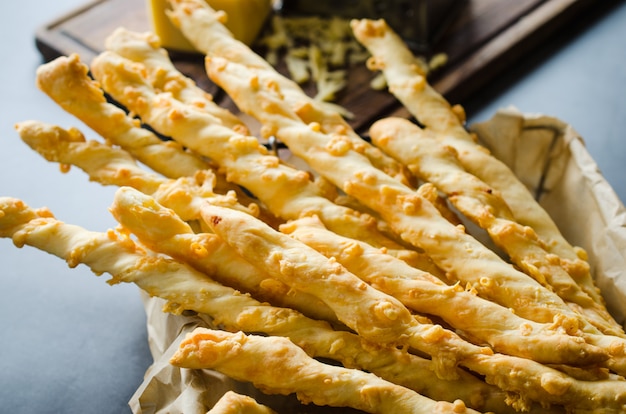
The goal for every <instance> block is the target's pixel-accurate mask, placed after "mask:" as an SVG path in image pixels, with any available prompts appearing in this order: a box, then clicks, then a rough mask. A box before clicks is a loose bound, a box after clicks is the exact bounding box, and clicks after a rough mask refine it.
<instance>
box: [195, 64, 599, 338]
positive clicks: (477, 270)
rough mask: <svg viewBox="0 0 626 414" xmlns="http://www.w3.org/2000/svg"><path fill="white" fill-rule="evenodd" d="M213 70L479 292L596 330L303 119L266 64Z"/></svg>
mask: <svg viewBox="0 0 626 414" xmlns="http://www.w3.org/2000/svg"><path fill="white" fill-rule="evenodd" d="M207 70H208V73H209V76H210V77H211V78H212V79H213V80H214V81H215V82H216V83H218V84H219V85H220V86H221V87H222V88H224V89H225V90H226V91H227V92H228V93H229V95H230V96H231V97H232V98H233V100H235V101H236V102H237V104H238V105H239V107H240V108H241V109H242V110H243V111H245V112H247V113H249V114H251V115H252V116H254V117H255V118H257V119H258V120H259V121H260V122H261V123H262V124H264V125H265V127H266V129H267V130H268V131H272V133H273V134H275V135H276V136H277V137H278V138H279V139H280V140H281V141H283V142H284V143H286V144H287V145H288V146H289V148H290V150H291V151H292V152H293V153H294V154H296V155H298V156H299V157H301V158H303V159H304V160H305V161H306V162H307V163H308V164H309V165H310V166H311V168H312V169H314V170H315V171H317V172H318V173H319V174H321V175H323V176H325V177H326V178H327V179H328V180H329V181H331V182H333V183H334V184H335V185H337V186H338V187H339V188H341V189H342V190H344V191H345V192H346V193H347V194H349V195H351V196H353V197H355V198H356V199H358V200H359V201H360V202H361V203H363V204H364V205H366V206H367V207H369V208H371V209H372V210H374V211H376V212H377V213H378V214H379V215H380V217H381V218H382V219H383V220H384V221H385V222H386V223H387V224H389V226H390V227H391V228H392V229H393V230H394V231H395V233H396V234H398V235H399V236H400V237H401V238H402V239H404V240H405V241H406V242H407V243H410V244H412V245H413V246H415V247H417V248H421V249H423V250H424V251H425V252H426V253H427V254H428V255H429V256H430V257H431V258H432V259H433V261H434V262H435V263H436V264H437V266H438V267H440V268H441V269H442V270H444V271H446V272H448V275H449V276H451V277H453V278H457V279H458V280H461V281H463V282H464V283H466V284H467V283H471V284H472V286H473V288H474V289H476V291H477V292H478V293H479V295H481V296H483V297H485V298H487V299H489V300H492V301H495V302H497V303H499V304H501V305H503V306H505V307H510V308H513V309H514V310H515V312H516V313H518V314H519V315H520V316H522V317H524V318H526V319H530V320H534V321H536V322H548V323H550V322H553V320H554V318H555V317H558V318H559V319H561V320H563V321H564V322H565V323H567V324H572V327H571V329H573V330H574V331H575V330H576V329H578V325H580V326H582V328H583V329H584V330H585V331H589V332H593V333H597V332H598V330H597V329H596V328H595V327H594V326H593V325H591V324H590V323H589V321H588V320H587V319H585V318H584V317H583V316H582V315H580V314H578V313H576V312H574V311H573V310H572V309H570V308H569V307H568V306H567V305H566V304H565V303H564V302H563V300H562V299H561V298H560V297H558V296H557V295H556V294H554V292H552V291H550V290H549V289H547V288H545V287H544V286H541V285H540V284H539V283H538V282H536V281H535V280H533V279H532V278H530V277H529V276H527V275H525V274H524V273H522V272H520V271H518V270H516V269H515V268H513V267H512V266H511V265H509V264H508V263H506V262H505V261H503V260H502V259H501V258H500V257H499V256H498V255H497V254H496V253H494V252H493V251H491V250H489V249H488V248H486V247H485V246H484V245H482V244H481V243H480V242H478V241H477V240H476V239H475V238H473V237H472V236H470V235H468V234H467V233H466V232H465V231H464V229H463V228H461V227H458V226H454V225H453V224H451V223H450V222H449V221H448V220H446V219H445V218H443V217H442V216H441V214H440V213H439V211H438V210H437V209H436V207H434V206H433V205H432V204H431V203H430V202H429V201H428V200H426V199H424V198H423V197H420V196H419V194H417V193H416V192H415V191H414V190H413V189H411V188H409V187H406V186H404V185H403V184H402V183H400V182H399V181H397V180H395V179H393V178H392V177H389V176H388V175H386V174H384V173H383V172H382V171H380V170H378V169H376V168H373V167H372V165H371V164H370V163H369V161H368V160H367V159H366V158H365V157H363V156H362V155H360V154H359V153H357V152H355V151H352V148H351V145H350V143H349V142H348V141H346V140H345V139H344V138H343V136H341V135H328V134H324V133H322V132H321V131H320V130H319V128H317V125H304V124H303V123H302V121H301V120H300V119H299V118H298V117H297V116H296V115H295V114H294V113H293V112H292V111H291V110H290V109H289V107H288V106H287V105H286V104H285V103H284V101H283V100H282V97H281V94H280V91H276V85H275V84H274V83H272V81H271V80H267V81H266V79H264V78H262V77H261V75H262V72H261V73H258V72H256V71H255V70H254V68H249V67H245V66H242V65H239V64H236V63H233V62H229V61H227V60H225V59H223V58H218V57H213V58H210V59H209V58H207ZM451 252H454V254H450V253H451Z"/></svg>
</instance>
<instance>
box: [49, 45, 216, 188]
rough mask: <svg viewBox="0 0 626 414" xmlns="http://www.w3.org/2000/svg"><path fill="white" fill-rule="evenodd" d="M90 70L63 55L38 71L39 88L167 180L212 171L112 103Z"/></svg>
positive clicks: (74, 59)
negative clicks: (142, 125) (142, 126)
mask: <svg viewBox="0 0 626 414" xmlns="http://www.w3.org/2000/svg"><path fill="white" fill-rule="evenodd" d="M88 71H89V68H88V67H87V66H86V65H85V64H84V63H82V62H81V61H80V58H79V56H78V55H77V54H73V55H71V56H69V57H65V56H61V57H59V58H57V59H55V60H53V61H51V62H48V63H46V64H44V65H41V66H40V67H39V68H38V69H37V86H38V87H39V88H40V89H41V90H42V91H44V92H45V93H46V94H47V95H48V96H49V97H50V98H51V99H52V100H54V101H55V102H56V103H57V104H59V105H60V106H61V107H62V108H63V109H65V110H66V111H67V112H69V113H71V114H72V115H74V116H76V117H77V118H78V119H80V120H81V121H83V122H84V123H85V124H86V125H87V126H89V127H90V128H91V129H93V130H94V131H96V132H97V133H98V134H99V135H101V136H102V137H104V138H105V139H106V140H107V141H108V142H111V143H113V144H115V145H119V146H121V147H122V148H124V149H126V150H127V151H128V152H129V153H130V154H132V155H133V157H135V158H136V159H137V160H138V161H140V162H142V163H144V164H145V165H148V166H150V168H152V169H154V170H155V171H157V172H159V173H161V174H163V175H165V176H166V177H172V178H176V177H185V176H190V175H193V174H194V173H195V172H196V171H198V170H202V169H207V168H209V165H208V164H207V163H206V162H204V161H203V160H201V159H200V158H199V157H197V156H195V155H192V154H189V153H187V152H185V151H184V150H183V148H182V146H180V145H178V144H176V143H175V142H172V141H170V142H164V141H162V140H161V139H159V138H158V137H157V136H156V135H155V134H154V133H152V132H150V131H148V130H147V129H145V128H141V127H140V125H139V124H138V121H137V120H134V119H132V118H131V117H129V116H128V115H127V114H126V113H125V112H124V111H123V110H121V109H120V108H118V107H117V106H115V105H113V104H110V103H108V102H107V100H106V98H105V96H104V92H103V91H102V89H100V86H99V85H98V83H97V82H95V81H94V80H93V79H91V78H89V76H88V75H87V73H88Z"/></svg>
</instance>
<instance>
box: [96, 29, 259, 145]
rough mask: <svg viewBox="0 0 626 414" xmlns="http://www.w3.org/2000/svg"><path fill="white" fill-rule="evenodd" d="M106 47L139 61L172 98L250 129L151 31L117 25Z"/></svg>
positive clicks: (236, 126) (236, 127) (244, 130)
mask: <svg viewBox="0 0 626 414" xmlns="http://www.w3.org/2000/svg"><path fill="white" fill-rule="evenodd" d="M105 49H106V50H109V51H111V52H113V53H117V54H118V55H120V56H122V57H124V58H126V59H129V60H131V61H133V62H137V63H139V64H141V66H142V68H145V69H146V70H147V77H148V78H149V80H150V82H151V83H152V85H153V86H154V88H155V89H157V90H159V91H162V92H168V93H171V94H172V97H173V98H174V99H178V100H179V101H181V102H184V103H186V104H189V105H193V106H195V107H197V108H199V109H202V110H204V111H206V112H208V113H209V114H211V115H213V116H214V117H216V118H218V119H219V120H220V121H221V122H222V123H223V125H224V126H226V127H228V128H231V129H233V130H235V131H237V132H239V133H241V134H249V133H250V131H249V130H248V127H247V126H246V125H245V124H244V122H243V121H242V120H241V119H239V118H238V117H237V116H236V115H234V114H233V113H232V112H230V111H229V110H228V109H226V108H223V107H221V106H219V105H218V104H217V103H215V101H214V100H213V97H212V96H211V95H210V94H209V93H207V92H205V91H204V90H203V89H201V88H200V87H198V85H196V82H195V81H194V80H193V79H191V78H189V77H187V76H184V75H183V74H182V73H181V72H180V71H179V70H178V69H177V68H176V67H175V66H174V63H172V61H171V60H170V58H169V54H168V52H167V51H166V50H165V49H163V48H162V47H161V41H160V39H159V38H158V36H157V35H155V34H154V33H151V32H143V33H139V32H133V31H130V30H127V29H125V28H122V27H119V28H117V29H115V30H114V31H113V33H111V34H110V35H109V37H107V38H106V40H105Z"/></svg>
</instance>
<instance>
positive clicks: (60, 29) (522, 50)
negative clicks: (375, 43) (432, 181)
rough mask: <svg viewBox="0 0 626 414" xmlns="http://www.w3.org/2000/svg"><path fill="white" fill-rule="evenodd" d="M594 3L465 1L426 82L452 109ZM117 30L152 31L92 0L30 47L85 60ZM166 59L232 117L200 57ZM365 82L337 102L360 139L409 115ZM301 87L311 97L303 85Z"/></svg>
mask: <svg viewBox="0 0 626 414" xmlns="http://www.w3.org/2000/svg"><path fill="white" fill-rule="evenodd" d="M593 4H594V1H593V0H469V1H468V2H467V3H466V5H465V6H464V7H463V9H462V10H461V11H460V12H459V14H458V17H457V18H456V19H455V20H454V22H453V23H452V24H451V26H449V27H448V29H447V30H446V31H445V33H444V35H443V36H442V37H441V38H440V39H439V40H438V42H437V43H436V44H435V45H433V47H432V53H445V54H447V56H448V64H447V65H446V66H445V67H443V68H442V69H440V70H439V71H438V72H436V73H434V74H433V77H432V78H431V83H432V85H433V86H434V87H435V88H436V89H437V90H438V91H440V92H441V93H443V94H444V95H445V96H446V97H447V98H448V100H449V101H450V102H451V103H461V104H462V103H463V100H465V99H467V98H469V97H470V96H472V95H473V94H475V93H476V92H478V91H479V90H480V89H481V88H482V87H484V86H485V85H486V84H487V83H488V82H490V81H492V80H493V79H494V78H495V77H496V76H497V75H498V74H500V73H502V72H503V71H505V70H506V69H507V68H510V67H511V65H513V64H515V63H516V62H518V61H519V60H520V59H522V58H523V57H524V56H526V55H527V54H528V53H531V52H532V50H533V48H535V47H536V46H537V45H538V44H539V43H540V42H542V41H544V40H545V39H546V38H548V37H549V36H550V35H552V34H553V33H554V32H555V31H557V30H559V29H560V28H562V27H563V26H564V25H566V24H568V23H571V22H574V21H575V19H576V18H580V17H581V16H582V14H583V13H584V12H585V11H588V10H589V9H591V7H592V5H593ZM120 26H123V27H126V28H127V29H130V30H135V31H148V30H151V27H150V22H149V19H148V7H147V3H146V0H98V1H93V2H91V3H88V4H86V5H85V6H83V7H81V8H79V9H77V10H75V11H73V12H71V13H69V14H67V15H64V16H61V17H59V18H57V19H55V20H54V21H52V22H50V23H49V24H47V25H45V26H44V27H42V28H40V30H38V32H37V33H36V44H37V47H38V49H39V50H40V52H41V54H42V55H43V57H44V59H45V60H51V59H53V58H55V57H57V56H60V55H69V54H70V53H78V54H80V55H81V58H82V59H83V61H84V62H90V61H91V59H92V58H93V57H94V56H95V55H97V54H98V53H100V52H101V51H102V50H103V45H104V39H105V38H106V37H107V36H108V35H109V34H110V33H111V32H112V31H113V30H114V29H115V28H117V27H120ZM171 57H172V60H173V61H174V63H175V65H176V66H177V67H178V69H179V70H180V71H181V72H183V73H185V74H186V75H188V76H190V77H191V78H193V79H194V80H195V81H196V82H197V83H198V84H199V85H200V86H201V87H203V88H204V89H206V90H207V91H209V92H210V93H212V94H214V97H215V99H216V101H218V102H219V103H220V104H222V105H223V106H226V107H228V108H230V109H232V110H233V111H237V109H236V107H235V106H234V104H233V103H232V102H231V101H230V100H229V99H228V97H227V96H225V95H224V94H223V93H220V91H219V90H218V88H217V87H216V86H215V85H214V84H213V83H212V82H211V81H210V80H209V79H208V78H207V76H206V74H205V72H204V67H203V59H202V57H201V56H189V55H185V56H183V55H177V54H175V53H173V54H172V55H171ZM281 71H282V70H281ZM372 76H373V74H372V73H370V72H369V71H368V70H367V69H366V68H365V67H363V66H358V67H353V68H350V70H349V75H348V85H347V87H346V88H345V90H344V91H343V92H342V93H341V95H340V96H339V97H338V101H337V103H339V104H341V105H343V106H344V107H346V108H347V109H348V110H349V111H351V112H353V113H354V114H355V115H356V116H355V118H354V119H352V120H351V121H350V122H351V124H352V126H353V127H354V128H355V130H356V131H357V132H359V133H362V134H365V133H366V130H367V127H368V126H369V125H370V124H371V122H373V121H374V120H375V119H377V118H379V117H381V116H384V115H389V114H393V115H401V116H408V114H407V113H406V111H404V110H403V109H402V108H401V107H400V105H399V104H398V102H397V101H396V100H395V99H394V98H393V97H392V96H391V95H390V94H388V93H387V92H386V91H375V90H372V89H371V88H370V87H369V80H370V79H371V78H372ZM303 88H304V89H305V91H307V92H312V89H311V88H312V86H310V85H304V87H303Z"/></svg>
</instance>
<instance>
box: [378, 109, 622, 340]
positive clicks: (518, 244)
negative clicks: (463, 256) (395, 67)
mask: <svg viewBox="0 0 626 414" xmlns="http://www.w3.org/2000/svg"><path fill="white" fill-rule="evenodd" d="M370 136H371V137H372V140H373V142H374V143H375V144H376V145H378V146H379V147H380V148H381V149H383V151H385V152H386V153H388V154H389V155H391V156H393V157H394V158H396V159H397V160H398V161H400V162H402V163H403V164H405V165H406V166H407V167H408V168H409V169H410V170H411V172H412V173H413V174H415V175H416V176H418V177H419V178H421V179H423V180H425V181H428V182H431V183H433V184H434V185H435V186H437V188H438V189H439V191H441V192H442V193H444V194H446V195H447V197H448V199H449V200H450V201H451V203H452V204H453V205H454V206H455V207H456V208H457V209H458V210H459V211H460V212H461V213H463V214H464V215H465V216H466V217H467V218H469V219H470V220H472V221H473V222H474V223H475V224H477V225H478V226H479V227H481V228H483V229H484V230H485V231H487V233H488V234H489V235H490V236H491V239H492V240H493V241H494V242H495V243H496V245H497V246H499V247H500V248H501V249H502V250H503V251H504V252H506V253H507V255H508V257H509V258H510V260H511V261H512V262H513V263H515V264H516V265H517V266H518V267H520V268H521V269H522V270H524V271H525V273H527V274H528V275H530V276H532V277H533V278H535V279H536V280H538V281H539V282H540V283H542V284H544V285H546V286H549V287H551V288H552V289H554V291H555V293H556V294H558V295H559V296H560V297H561V298H563V300H564V301H565V302H567V303H568V304H571V306H572V307H574V309H576V310H579V311H580V312H581V313H584V314H585V316H586V317H587V318H588V319H589V321H590V322H591V323H593V324H594V325H595V326H597V327H598V329H600V330H601V331H602V332H604V333H607V334H612V335H621V334H623V331H622V329H616V328H615V327H616V326H618V327H619V325H618V324H617V322H615V321H614V320H613V318H612V317H611V315H610V314H609V313H608V311H607V310H606V308H605V307H604V306H603V305H602V304H601V303H598V302H596V301H595V300H594V299H593V298H592V297H590V296H589V295H588V294H587V293H586V292H585V291H584V290H583V289H582V288H581V287H580V286H579V285H578V284H577V283H576V281H575V280H574V279H572V277H571V276H570V275H569V273H567V272H566V271H565V269H564V268H563V267H562V266H561V264H560V259H559V258H558V257H557V256H556V255H554V254H553V253H550V252H549V250H548V249H547V247H546V246H545V245H544V243H542V241H541V240H540V239H539V236H538V235H537V234H536V233H535V231H534V230H533V229H532V228H530V227H528V226H522V225H521V224H519V223H517V222H516V221H515V218H514V217H513V213H512V212H511V210H510V208H509V206H508V205H507V203H506V201H505V200H504V198H503V197H502V195H501V194H500V192H498V191H497V190H495V189H493V188H491V187H490V186H489V185H487V184H486V183H485V182H483V181H482V180H480V179H479V178H477V177H476V176H474V175H472V174H470V173H468V172H467V171H465V169H463V167H462V166H461V165H460V164H459V162H458V159H457V156H456V152H455V151H454V150H452V149H450V147H446V146H443V145H442V144H441V143H439V142H438V141H437V140H436V139H435V138H434V137H433V136H431V135H429V134H428V131H424V130H422V129H421V128H420V127H418V126H417V125H415V124H413V123H412V122H410V121H409V120H407V119H403V118H387V119H382V120H379V121H377V122H375V123H374V124H373V125H372V127H371V128H370Z"/></svg>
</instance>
